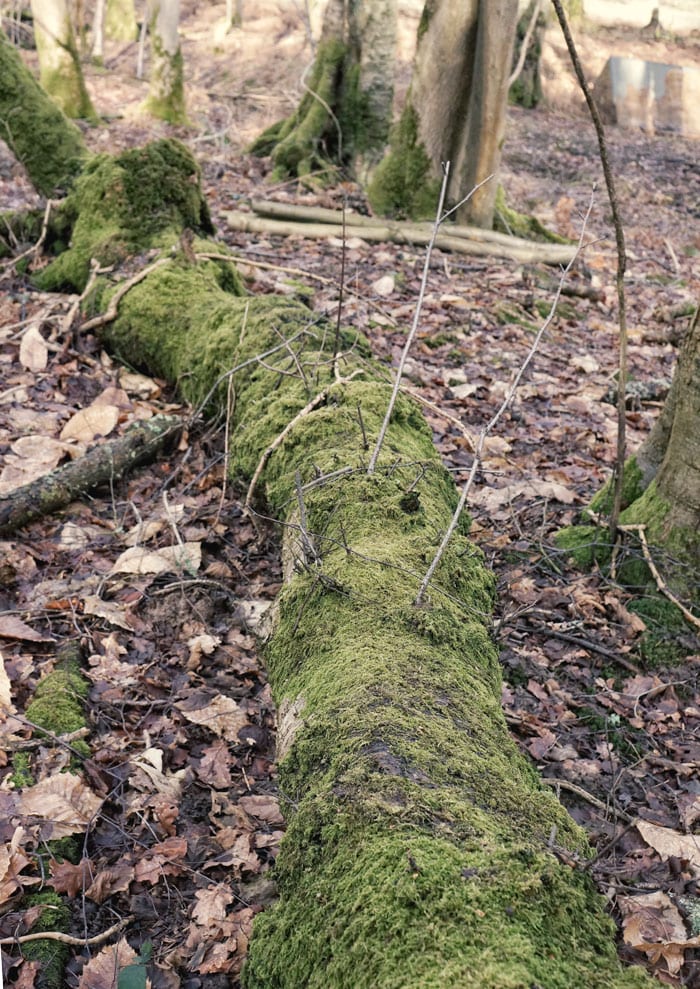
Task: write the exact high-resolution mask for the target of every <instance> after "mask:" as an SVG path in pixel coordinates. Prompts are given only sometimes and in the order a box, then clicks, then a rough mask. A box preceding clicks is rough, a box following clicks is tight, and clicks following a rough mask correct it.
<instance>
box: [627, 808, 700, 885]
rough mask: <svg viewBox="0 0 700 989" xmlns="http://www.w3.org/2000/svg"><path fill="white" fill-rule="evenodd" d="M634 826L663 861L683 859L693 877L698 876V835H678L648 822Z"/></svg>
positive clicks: (699, 853)
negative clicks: (688, 864)
mask: <svg viewBox="0 0 700 989" xmlns="http://www.w3.org/2000/svg"><path fill="white" fill-rule="evenodd" d="M636 826H637V831H639V833H640V835H641V836H642V838H643V839H644V840H645V841H646V843H647V845H651V847H652V848H653V849H654V851H656V852H658V853H659V855H660V856H661V857H662V858H663V859H664V860H665V859H669V858H678V859H685V860H687V861H688V862H689V863H690V866H691V867H692V869H693V871H694V872H695V875H696V876H697V875H700V835H694V834H679V833H678V831H673V830H672V828H661V827H659V826H658V824H650V823H649V822H648V821H637V825H636Z"/></svg>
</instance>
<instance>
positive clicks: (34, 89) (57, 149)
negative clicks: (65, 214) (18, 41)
mask: <svg viewBox="0 0 700 989" xmlns="http://www.w3.org/2000/svg"><path fill="white" fill-rule="evenodd" d="M0 78H2V86H0V119H1V120H2V122H3V128H2V138H3V140H4V141H6V142H7V144H8V146H9V148H10V150H11V151H12V152H13V154H14V155H16V157H17V158H18V159H19V160H20V161H21V162H22V164H23V165H24V167H25V168H26V170H27V174H28V175H29V179H30V181H31V183H32V185H33V186H34V188H35V189H36V190H37V192H40V193H41V194H42V195H44V196H50V195H52V193H54V192H55V191H56V190H58V189H67V188H69V187H70V185H71V184H72V182H73V179H74V178H75V176H76V175H77V173H78V172H79V171H80V169H81V168H82V166H83V164H84V162H85V161H86V159H87V157H88V152H87V148H86V147H85V144H84V142H83V138H82V134H81V133H80V131H79V130H78V128H77V127H76V126H75V124H73V123H71V122H70V121H69V120H67V119H66V117H65V116H64V114H63V113H62V111H61V110H59V108H58V107H57V106H56V104H55V103H53V102H52V101H51V100H50V99H49V98H48V96H46V94H45V93H44V91H43V90H42V89H41V87H40V86H39V84H38V83H37V81H36V80H35V79H34V76H33V75H32V74H31V72H30V71H29V70H28V69H27V68H26V66H25V65H24V63H23V62H22V60H21V59H20V57H19V55H18V54H17V51H16V50H15V49H14V48H13V47H12V45H10V44H9V42H8V41H7V39H6V38H5V36H4V34H2V32H0ZM38 134H40V135H41V140H40V141H38V140H37V135H38Z"/></svg>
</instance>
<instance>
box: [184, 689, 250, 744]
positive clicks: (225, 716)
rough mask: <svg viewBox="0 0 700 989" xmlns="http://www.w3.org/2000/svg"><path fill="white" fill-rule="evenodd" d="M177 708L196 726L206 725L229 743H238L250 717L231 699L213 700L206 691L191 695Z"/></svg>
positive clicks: (220, 697) (214, 698) (216, 697)
mask: <svg viewBox="0 0 700 989" xmlns="http://www.w3.org/2000/svg"><path fill="white" fill-rule="evenodd" d="M175 707H176V708H177V709H178V710H179V711H181V712H182V714H183V715H184V716H185V717H186V718H187V720H188V721H191V722H192V723H193V724H195V725H205V726H206V727H207V728H210V729H211V731H213V732H215V733H216V734H217V735H220V736H221V737H222V738H225V739H226V740H227V741H229V742H237V741H238V732H239V731H240V729H241V728H242V727H243V726H244V725H247V724H248V715H247V714H245V712H244V711H242V710H241V708H240V707H239V706H238V704H236V702H235V701H234V700H232V699H231V698H230V697H224V696H223V694H218V695H217V696H215V697H213V698H211V697H209V695H207V694H206V693H205V692H204V691H198V692H197V693H195V694H191V695H190V696H189V697H188V698H187V699H186V700H184V701H179V702H178V703H177V704H176V705H175Z"/></svg>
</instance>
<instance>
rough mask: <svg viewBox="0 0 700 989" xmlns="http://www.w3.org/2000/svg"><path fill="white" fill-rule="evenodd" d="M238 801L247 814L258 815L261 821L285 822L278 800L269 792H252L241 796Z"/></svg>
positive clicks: (271, 822)
mask: <svg viewBox="0 0 700 989" xmlns="http://www.w3.org/2000/svg"><path fill="white" fill-rule="evenodd" d="M238 803H239V804H240V806H241V807H242V808H243V810H244V811H245V812H246V814H250V816H251V817H257V819H258V820H259V821H265V822H266V823H267V824H284V817H283V815H282V811H281V810H280V805H279V803H278V801H277V800H276V799H275V798H274V797H271V796H269V795H268V794H265V793H263V794H250V795H249V796H246V797H241V798H240V799H239V801H238Z"/></svg>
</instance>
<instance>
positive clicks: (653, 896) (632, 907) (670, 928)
mask: <svg viewBox="0 0 700 989" xmlns="http://www.w3.org/2000/svg"><path fill="white" fill-rule="evenodd" d="M618 903H619V906H620V909H621V911H622V914H623V921H622V928H623V937H624V940H625V942H626V943H627V944H629V945H631V946H632V947H633V948H636V949H637V950H638V951H644V952H645V953H646V955H647V956H648V958H649V960H650V961H651V962H652V964H657V963H658V962H659V961H660V960H661V959H663V960H664V961H665V962H666V966H667V968H668V971H669V972H670V973H671V975H677V974H678V972H679V971H680V969H681V966H682V965H683V962H684V960H685V959H684V952H685V949H686V948H695V947H698V945H700V937H694V938H688V935H687V932H686V929H685V924H684V923H683V918H682V917H681V915H680V913H679V911H678V909H677V908H676V906H675V905H674V903H673V902H672V901H671V900H670V899H669V897H668V896H667V895H666V894H665V893H662V892H661V891H657V892H655V893H645V894H642V895H640V896H624V897H619V899H618Z"/></svg>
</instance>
